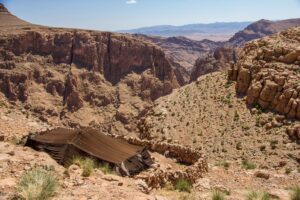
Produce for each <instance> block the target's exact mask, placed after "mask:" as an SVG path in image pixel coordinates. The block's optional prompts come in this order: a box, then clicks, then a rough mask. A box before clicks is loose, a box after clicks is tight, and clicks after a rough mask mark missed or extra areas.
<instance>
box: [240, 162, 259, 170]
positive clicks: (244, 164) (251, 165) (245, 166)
mask: <svg viewBox="0 0 300 200" xmlns="http://www.w3.org/2000/svg"><path fill="white" fill-rule="evenodd" d="M242 168H243V169H247V170H250V169H255V168H256V165H255V164H254V163H252V162H250V161H248V160H243V161H242Z"/></svg>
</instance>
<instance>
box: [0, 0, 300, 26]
mask: <svg viewBox="0 0 300 200" xmlns="http://www.w3.org/2000/svg"><path fill="white" fill-rule="evenodd" d="M0 2H1V3H4V4H5V6H6V7H7V8H8V9H9V10H10V11H11V12H12V13H13V14H14V15H16V16H18V17H20V18H22V19H25V20H27V21H29V22H32V23H36V24H42V25H49V26H58V27H74V28H87V29H97V30H110V31H113V30H122V29H131V28H137V27H145V26H153V25H166V24H168V25H183V24H192V23H211V22H230V21H256V20H259V19H262V18H263V19H271V20H277V19H288V18H299V17H300V0H0Z"/></svg>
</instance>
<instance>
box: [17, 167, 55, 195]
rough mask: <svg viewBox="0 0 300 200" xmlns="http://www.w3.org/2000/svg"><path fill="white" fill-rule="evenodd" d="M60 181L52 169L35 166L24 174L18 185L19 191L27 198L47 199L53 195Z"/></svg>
mask: <svg viewBox="0 0 300 200" xmlns="http://www.w3.org/2000/svg"><path fill="white" fill-rule="evenodd" d="M57 187H58V182H57V180H56V178H55V176H54V174H53V172H51V171H47V170H45V169H41V168H33V169H31V170H29V171H26V172H24V173H23V174H22V176H21V180H20V182H19V183H18V185H17V192H18V195H20V197H21V198H24V199H26V200H45V199H49V198H50V197H52V196H53V195H54V193H55V191H56V189H57Z"/></svg>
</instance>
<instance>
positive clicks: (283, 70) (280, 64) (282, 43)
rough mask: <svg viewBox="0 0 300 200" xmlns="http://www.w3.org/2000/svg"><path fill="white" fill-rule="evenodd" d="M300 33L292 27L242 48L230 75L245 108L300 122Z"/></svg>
mask: <svg viewBox="0 0 300 200" xmlns="http://www.w3.org/2000/svg"><path fill="white" fill-rule="evenodd" d="M299 33H300V29H299V28H294V29H290V30H287V31H284V32H282V33H280V34H275V35H273V36H270V37H266V38H263V39H260V40H256V41H253V42H250V43H248V44H246V45H245V47H244V48H243V51H242V52H241V54H240V59H239V60H238V62H237V63H236V64H235V65H234V66H233V68H232V69H231V70H230V71H229V76H230V78H231V79H232V80H236V81H237V84H236V90H237V92H238V93H240V94H243V95H246V101H247V103H248V105H251V106H253V105H256V104H257V105H259V106H260V107H262V108H263V109H271V110H274V111H276V112H278V113H280V114H284V115H286V116H287V117H289V118H298V119H300V99H299V92H300V84H299V74H298V72H299V64H300V49H299V46H300V45H299V44H300V37H299Z"/></svg>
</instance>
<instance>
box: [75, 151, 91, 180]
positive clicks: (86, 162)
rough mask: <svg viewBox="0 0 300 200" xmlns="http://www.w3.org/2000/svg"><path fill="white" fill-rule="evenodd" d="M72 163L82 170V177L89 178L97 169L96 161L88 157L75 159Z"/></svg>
mask: <svg viewBox="0 0 300 200" xmlns="http://www.w3.org/2000/svg"><path fill="white" fill-rule="evenodd" d="M72 163H73V164H75V165H78V166H79V167H80V168H81V169H82V174H81V175H82V176H84V177H89V176H90V175H91V174H92V173H93V171H94V168H95V167H96V164H95V161H94V160H93V159H91V158H88V157H80V156H78V157H75V158H74V159H73V160H72Z"/></svg>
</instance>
